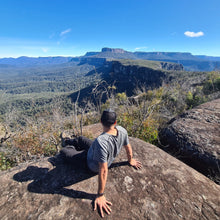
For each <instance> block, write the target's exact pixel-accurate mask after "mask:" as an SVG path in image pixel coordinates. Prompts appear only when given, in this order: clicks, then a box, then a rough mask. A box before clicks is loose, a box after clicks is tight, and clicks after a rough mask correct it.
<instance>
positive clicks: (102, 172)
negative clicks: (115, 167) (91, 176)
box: [94, 163, 112, 217]
mask: <svg viewBox="0 0 220 220" xmlns="http://www.w3.org/2000/svg"><path fill="white" fill-rule="evenodd" d="M107 176H108V164H107V163H99V175H98V183H99V186H98V194H97V197H96V199H95V202H94V210H96V208H97V205H98V207H99V209H100V212H101V216H102V217H104V214H103V209H104V210H105V211H106V212H107V213H108V214H110V212H111V208H110V207H109V205H112V203H111V202H109V201H107V200H106V198H105V196H104V190H105V185H106V181H107Z"/></svg>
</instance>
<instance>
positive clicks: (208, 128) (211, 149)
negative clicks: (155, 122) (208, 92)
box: [160, 99, 220, 183]
mask: <svg viewBox="0 0 220 220" xmlns="http://www.w3.org/2000/svg"><path fill="white" fill-rule="evenodd" d="M160 140H161V143H162V144H163V145H165V146H166V147H168V146H169V147H170V148H174V149H177V150H178V151H179V153H178V156H179V157H184V158H185V159H186V160H187V161H188V162H189V163H190V164H191V165H192V166H193V167H195V168H196V169H198V170H199V171H201V172H203V173H204V174H206V175H208V176H210V177H212V178H214V180H215V181H217V182H218V183H220V170H219V169H220V99H217V100H214V101H211V102H208V103H205V104H203V105H200V106H198V107H196V108H194V109H192V110H189V111H187V112H185V113H184V114H182V115H180V116H178V117H177V118H174V119H172V120H171V121H170V122H169V123H168V126H167V127H166V128H164V129H163V130H162V131H161V133H160Z"/></svg>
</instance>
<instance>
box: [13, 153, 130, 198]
mask: <svg viewBox="0 0 220 220" xmlns="http://www.w3.org/2000/svg"><path fill="white" fill-rule="evenodd" d="M71 159H72V163H69V162H66V161H61V160H60V158H57V157H52V158H49V159H48V161H49V162H50V163H51V164H52V165H53V166H54V168H53V169H52V170H49V168H44V167H37V166H29V167H27V169H26V170H24V171H22V172H19V173H16V174H15V175H14V176H13V179H14V180H16V181H18V182H26V181H30V180H33V181H32V182H31V183H29V184H28V186H27V189H28V191H29V192H33V193H42V194H60V195H64V196H68V197H71V198H81V199H89V200H94V198H95V196H96V194H91V193H87V192H83V191H79V190H74V189H68V188H65V187H68V186H71V185H74V184H76V183H78V182H81V181H84V180H86V179H89V178H91V177H93V176H95V175H97V174H96V173H92V172H91V171H89V169H88V168H87V166H86V158H85V154H84V152H82V153H80V154H78V155H76V156H75V157H73V158H71ZM73 161H74V162H73ZM127 164H128V163H127V162H119V163H113V164H112V166H111V167H110V168H113V167H118V166H125V165H127ZM94 190H96V189H94Z"/></svg>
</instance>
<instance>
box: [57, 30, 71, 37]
mask: <svg viewBox="0 0 220 220" xmlns="http://www.w3.org/2000/svg"><path fill="white" fill-rule="evenodd" d="M71 31H72V29H71V28H69V29H66V30H64V31H62V32H61V33H60V36H61V37H62V36H64V35H65V34H68V33H69V32H71Z"/></svg>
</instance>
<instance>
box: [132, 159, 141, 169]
mask: <svg viewBox="0 0 220 220" xmlns="http://www.w3.org/2000/svg"><path fill="white" fill-rule="evenodd" d="M129 164H130V165H131V166H133V167H134V168H136V169H141V168H142V163H141V162H140V161H138V160H135V159H133V158H132V159H131V161H130V162H129Z"/></svg>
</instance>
